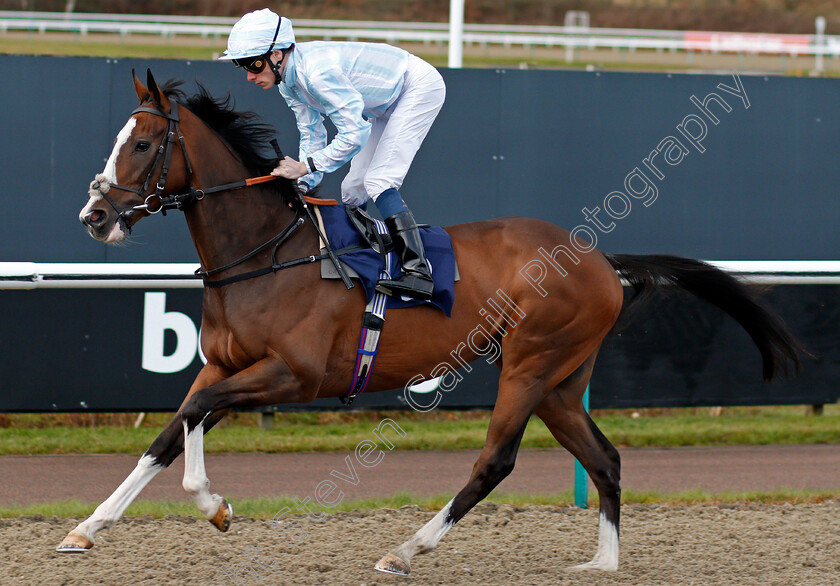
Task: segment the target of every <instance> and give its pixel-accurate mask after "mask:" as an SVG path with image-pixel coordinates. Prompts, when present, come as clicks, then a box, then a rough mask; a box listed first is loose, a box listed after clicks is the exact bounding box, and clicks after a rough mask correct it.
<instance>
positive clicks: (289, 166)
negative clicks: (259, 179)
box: [271, 157, 309, 179]
mask: <svg viewBox="0 0 840 586" xmlns="http://www.w3.org/2000/svg"><path fill="white" fill-rule="evenodd" d="M308 172H309V171H308V170H307V168H306V165H304V164H303V163H301V162H299V161H295V160H294V159H293V158H292V157H284V158H283V160H282V161H280V163H279V164H278V165H277V167H276V168H275V169H274V170H273V171H272V172H271V174H272V175H274V176H275V177H285V178H286V179H297V178H299V177H303V176H304V175H306V174H307V173H308Z"/></svg>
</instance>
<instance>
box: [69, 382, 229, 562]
mask: <svg viewBox="0 0 840 586" xmlns="http://www.w3.org/2000/svg"><path fill="white" fill-rule="evenodd" d="M223 378H224V376H223V375H222V374H221V373H220V372H219V371H218V370H217V369H215V368H214V367H212V366H205V367H204V368H203V369H202V370H201V372H199V374H198V376H197V377H196V379H195V381H194V382H193V384H192V387H191V388H190V392H189V393H188V394H187V398H186V399H185V400H184V401H185V402H186V401H188V400H189V397H190V395H191V394H192V393H194V392H196V391H198V390H199V389H203V388H205V387H206V386H208V385H211V384H213V383H215V382H218V381H219V380H222V379H223ZM226 413H227V412H226V411H218V412H216V413H215V414H214V416H213V417H212V418H210V419H209V420H208V421H207V422H205V428H204V431H207V429H210V427H212V426H213V425H214V424H216V423H217V422H218V421H219V420H221V419H222V418H223V417H224V416H225V414H226ZM183 450H184V430H183V425H182V423H181V416H180V415H176V416H175V417H174V418H173V419H172V421H171V422H170V423H169V425H167V426H166V428H165V429H164V430H163V431H162V432H161V434H160V435H159V436H158V437H157V438H156V439H155V441H154V442H152V445H151V446H150V447H149V449H148V450H146V453H145V454H143V456H142V457H141V458H140V461H139V462H137V466H136V467H135V468H134V471H133V472H132V473H131V474H129V475H128V478H126V479H125V480H124V481H123V482H122V484H120V485H119V487H118V488H117V490H115V491H114V492H113V494H111V496H109V497H108V498H107V499H106V500H105V501H104V502H103V503H102V504H101V505H99V506H98V507H97V508H96V510H95V511H94V512H93V514H92V515H91V516H90V517H88V518H87V519H85V520H84V521H82V522H81V523H80V524H79V525H77V526H76V528H75V529H73V530H72V531H71V532H70V533H69V534H68V535H67V537H65V538H64V540H63V541H62V542H61V544H60V545H59V546H58V547H57V548H56V551H59V552H62V553H78V552H82V553H83V552H86V551H89V550H90V548H92V547H93V544H94V539H95V535H96V533H97V532H98V531H100V530H102V529H107V528H108V527H110V526H111V525H113V524H114V523H116V522H117V520H118V519H119V518H120V517H122V515H123V513H124V512H125V510H126V509H127V508H128V506H129V505H130V504H131V503H132V502H133V501H134V499H135V498H137V495H138V494H140V491H141V490H143V488H144V487H145V486H146V485H147V484H149V482H151V480H152V479H153V478H154V477H155V476H156V475H157V474H158V472H160V471H161V470H163V469H164V468H166V467H167V466H169V465H170V464H171V463H172V462H173V461H174V460H175V458H177V457H178V456H179V455H180V454H181V452H182V451H183Z"/></svg>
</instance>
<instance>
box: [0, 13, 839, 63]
mask: <svg viewBox="0 0 840 586" xmlns="http://www.w3.org/2000/svg"><path fill="white" fill-rule="evenodd" d="M234 22H236V19H235V18H222V17H212V16H166V15H137V14H84V13H73V14H67V13H64V12H23V11H0V34H2V33H6V32H8V31H30V32H36V33H45V32H48V31H49V32H61V31H63V32H72V33H78V34H81V35H86V34H88V33H114V34H119V35H123V36H125V35H131V34H145V35H161V36H163V37H173V36H181V35H184V36H198V37H202V38H223V37H226V36H227V34H228V33H229V32H230V28H231V26H232V25H233V23H234ZM294 24H295V32H296V34H297V36H298V38H301V39H333V40H375V41H385V42H389V43H399V42H416V43H424V44H440V45H444V44H447V43H448V41H449V24H448V23H429V22H374V21H351V20H306V19H295V20H294ZM463 41H464V43H465V44H467V45H479V46H486V45H501V46H503V47H512V46H523V47H549V48H551V47H557V48H565V49H566V50H567V51H574V50H575V49H620V50H629V51H635V50H654V51H672V52H710V53H743V54H755V55H760V54H767V55H790V56H799V55H814V56H833V57H840V35H823V34H819V35H784V34H770V33H733V32H705V31H665V30H642V29H610V28H590V27H572V26H569V27H566V26H521V25H478V24H465V25H464V33H463Z"/></svg>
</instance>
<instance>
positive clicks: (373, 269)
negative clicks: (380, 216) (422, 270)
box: [310, 202, 457, 405]
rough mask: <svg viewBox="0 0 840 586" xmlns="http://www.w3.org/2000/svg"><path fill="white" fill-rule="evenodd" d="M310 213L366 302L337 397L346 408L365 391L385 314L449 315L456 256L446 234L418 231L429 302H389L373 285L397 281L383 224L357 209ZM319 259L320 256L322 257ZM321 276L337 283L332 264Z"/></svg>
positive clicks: (333, 206)
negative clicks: (427, 269) (430, 285)
mask: <svg viewBox="0 0 840 586" xmlns="http://www.w3.org/2000/svg"><path fill="white" fill-rule="evenodd" d="M310 203H313V202H310ZM313 208H314V211H315V215H316V218H317V221H318V223H319V225H320V228H321V233H322V234H324V236H325V238H326V239H327V240H328V244H329V246H331V247H332V249H333V251H334V252H335V254H336V256H337V257H338V259H339V262H340V263H341V267H342V269H343V270H344V272H345V273H346V274H347V275H348V276H349V277H350V278H351V279H358V281H359V282H360V283H361V285H362V288H363V289H364V291H365V296H366V299H367V305H366V307H365V312H364V316H363V318H362V331H361V335H360V337H359V347H358V352H357V356H356V364H355V368H354V370H353V379H352V382H351V383H350V388H349V390H348V392H347V394H346V395H345V396H344V397H342V398H341V402H342V403H345V404H347V405H349V404H351V403H352V402H353V400H354V399H355V398H356V396H357V395H358V394H360V393H362V392H363V391H364V390H365V388H366V387H367V384H368V382H369V380H370V377H371V374H372V372H373V366H374V363H375V361H376V354H377V351H378V346H379V337H380V334H381V332H382V328H383V326H384V324H385V310H386V309H388V308H400V307H411V306H414V305H418V304H420V303H429V304H431V305H433V306H435V307H437V308H439V309H440V310H441V311H443V312H444V313H446V315H447V316H449V315H450V312H451V310H452V304H453V302H454V299H455V297H454V284H455V279H456V272H457V269H456V265H455V255H454V252H453V250H452V241H451V239H450V238H449V234H447V233H446V231H445V230H443V229H442V228H431V227H428V226H423V227H420V232H421V238H423V243H424V246H425V247H426V255H427V260H428V262H429V264H430V265H432V266H433V271H432V274H433V277H434V280H435V290H434V292H433V295H432V299H431V300H429V301H419V300H416V299H408V298H398V297H390V296H387V295H385V294H383V293H381V292H379V291H377V290H376V284H377V283H378V282H379V281H380V280H383V279H392V278H396V277H398V276H399V275H400V273H401V270H400V268H399V266H397V265H398V261H397V255H396V254H395V253H394V252H393V250H394V245H393V242H392V240H391V237H390V235H389V234H388V230H387V228H386V227H385V223H384V222H382V221H381V220H377V219H376V218H374V217H373V216H371V215H370V214H368V213H367V212H366V211H365V210H363V209H362V208H360V207H358V206H345V205H341V204H337V203H332V202H331V205H313ZM326 246H327V243H322V252H323V251H325V250H326ZM323 256H325V255H323V254H322V257H323ZM321 276H322V277H323V278H340V275H339V272H338V270H336V267H335V265H334V264H333V263H332V261H328V260H326V259H324V260H322V261H321Z"/></svg>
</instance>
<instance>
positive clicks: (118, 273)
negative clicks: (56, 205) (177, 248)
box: [0, 260, 840, 289]
mask: <svg viewBox="0 0 840 586" xmlns="http://www.w3.org/2000/svg"><path fill="white" fill-rule="evenodd" d="M709 262H711V264H713V265H714V266H716V267H718V268H719V269H722V270H724V271H727V272H729V273H731V274H733V275H736V276H738V277H740V278H742V279H743V280H745V281H746V282H749V283H760V284H766V285H840V261H826V260H746V261H743V260H742V261H737V260H727V261H709ZM198 268H199V266H198V264H194V263H34V262H0V289H102V288H104V289H172V288H177V289H184V288H187V289H200V288H202V287H203V283H202V281H201V279H199V278H198V277H196V275H195V270H196V269H198Z"/></svg>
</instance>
